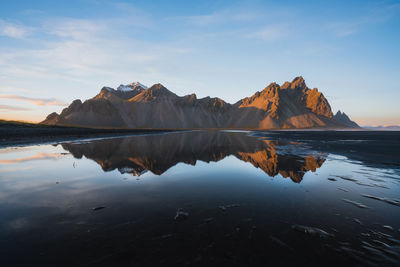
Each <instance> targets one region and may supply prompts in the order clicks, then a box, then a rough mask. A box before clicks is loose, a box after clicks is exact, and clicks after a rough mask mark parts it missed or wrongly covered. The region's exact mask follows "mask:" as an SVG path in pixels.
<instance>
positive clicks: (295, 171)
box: [0, 131, 400, 266]
mask: <svg viewBox="0 0 400 267" xmlns="http://www.w3.org/2000/svg"><path fill="white" fill-rule="evenodd" d="M399 149H400V138H399V133H377V132H369V133H368V132H367V133H362V132H353V133H351V132H280V133H279V132H231V131H229V132H228V131H226V132H224V131H192V132H178V133H168V134H154V135H143V136H132V137H123V138H108V139H96V140H83V141H82V140H80V141H74V142H66V143H60V144H54V145H34V146H26V147H10V148H5V149H1V150H0V264H1V265H2V266H10V265H17V266H20V265H26V266H43V265H49V266H72V265H75V266H99V265H100V266H127V265H136V266H137V265H146V266H148V265H168V266H178V265H206V264H207V265H209V264H211V265H213V266H218V265H233V266H235V265H237V266H265V265H268V264H273V265H276V264H280V265H293V264H296V265H308V266H312V265H316V266H317V265H318V266H321V265H339V264H346V265H350V264H352V265H363V266H364V265H372V266H374V265H380V266H382V265H388V266H393V265H396V264H397V265H398V264H400V165H399V163H400V155H399V152H398V151H400V150H399Z"/></svg>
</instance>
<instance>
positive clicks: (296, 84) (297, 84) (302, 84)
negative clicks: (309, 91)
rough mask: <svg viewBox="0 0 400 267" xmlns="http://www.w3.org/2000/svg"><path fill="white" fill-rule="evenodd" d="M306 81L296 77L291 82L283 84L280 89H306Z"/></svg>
mask: <svg viewBox="0 0 400 267" xmlns="http://www.w3.org/2000/svg"><path fill="white" fill-rule="evenodd" d="M306 88H307V85H306V81H305V80H304V78H303V77H302V76H298V77H296V78H294V79H293V81H292V82H285V83H284V84H283V85H282V86H281V89H306Z"/></svg>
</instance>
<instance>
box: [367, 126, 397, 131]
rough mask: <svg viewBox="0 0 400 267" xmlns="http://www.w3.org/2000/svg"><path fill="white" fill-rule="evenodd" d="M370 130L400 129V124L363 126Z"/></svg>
mask: <svg viewBox="0 0 400 267" xmlns="http://www.w3.org/2000/svg"><path fill="white" fill-rule="evenodd" d="M362 127H363V128H365V129H368V130H376V131H400V125H386V126H383V125H379V126H362Z"/></svg>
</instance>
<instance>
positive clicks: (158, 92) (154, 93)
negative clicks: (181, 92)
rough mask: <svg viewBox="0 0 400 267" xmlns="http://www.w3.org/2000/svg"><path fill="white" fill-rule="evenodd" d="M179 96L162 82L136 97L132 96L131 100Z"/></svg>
mask: <svg viewBox="0 0 400 267" xmlns="http://www.w3.org/2000/svg"><path fill="white" fill-rule="evenodd" d="M177 97H178V96H177V95H176V94H174V93H173V92H171V91H170V90H168V89H167V88H165V87H164V85H162V84H161V83H156V84H154V85H152V86H150V87H149V88H147V89H146V90H144V91H143V92H141V93H140V94H138V95H137V96H136V97H134V98H132V99H131V100H130V101H146V102H148V101H156V100H165V99H170V98H177Z"/></svg>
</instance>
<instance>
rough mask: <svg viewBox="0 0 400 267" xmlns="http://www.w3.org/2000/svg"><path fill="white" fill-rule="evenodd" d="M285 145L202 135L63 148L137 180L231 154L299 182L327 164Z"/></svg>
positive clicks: (322, 158) (242, 137)
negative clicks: (136, 177) (142, 175)
mask: <svg viewBox="0 0 400 267" xmlns="http://www.w3.org/2000/svg"><path fill="white" fill-rule="evenodd" d="M283 145H286V146H287V145H292V146H296V144H293V143H289V142H286V143H283V142H278V141H269V140H260V139H257V138H254V137H249V136H248V135H247V134H245V133H234V132H220V131H216V132H204V131H201V132H184V133H176V134H165V135H152V136H136V137H130V138H117V139H103V140H96V141H92V142H90V143H65V144H62V147H63V148H64V149H66V150H68V151H70V152H71V153H72V155H73V156H74V157H75V158H79V159H80V158H82V156H85V157H86V158H89V159H93V160H94V161H95V162H97V163H98V164H99V165H100V166H101V167H102V169H103V170H104V171H111V170H115V169H118V170H119V171H120V172H121V173H130V174H132V175H135V176H140V175H141V174H143V173H145V172H146V171H151V172H152V173H154V174H157V175H161V174H163V173H164V172H165V171H167V170H168V169H169V168H171V167H172V166H175V165H176V164H177V163H179V162H183V163H186V164H191V165H195V164H196V162H197V161H198V160H200V161H204V162H211V161H215V162H217V161H220V160H221V159H223V158H225V157H227V156H230V155H233V156H235V157H236V158H238V159H240V160H242V161H245V162H250V163H251V164H252V165H253V166H254V167H256V168H260V169H262V170H263V171H264V172H265V173H267V174H268V175H269V176H272V177H273V176H276V175H277V174H280V175H282V176H283V177H284V178H287V177H290V178H291V179H292V181H293V182H295V183H300V182H301V180H302V179H303V176H304V174H305V173H306V172H307V171H313V172H314V171H315V170H316V169H317V168H319V167H321V165H322V164H323V163H324V161H325V156H326V154H321V153H315V152H313V153H310V152H308V153H307V154H305V155H301V153H300V152H304V151H302V147H301V146H299V145H298V144H297V150H296V151H295V152H296V153H293V152H291V153H288V152H287V151H285V150H284V147H283Z"/></svg>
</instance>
